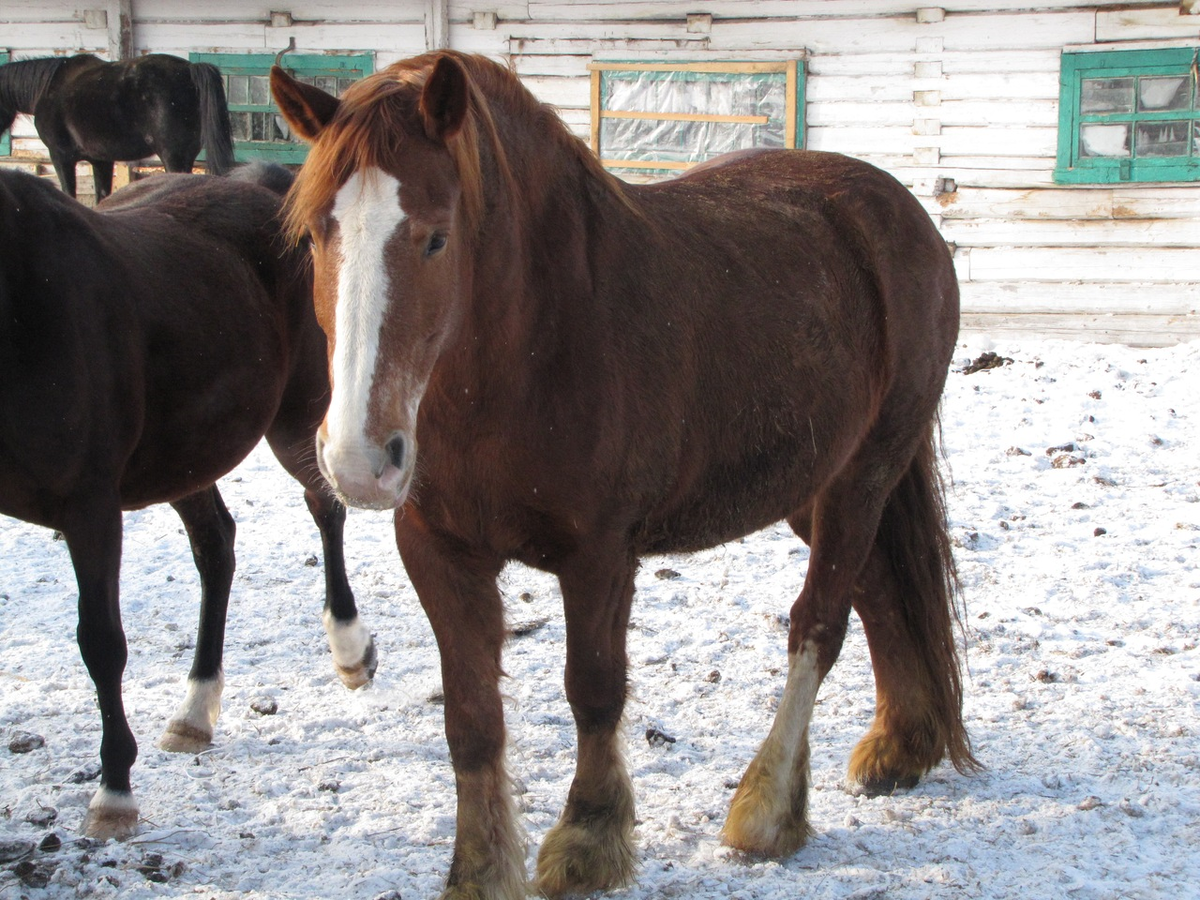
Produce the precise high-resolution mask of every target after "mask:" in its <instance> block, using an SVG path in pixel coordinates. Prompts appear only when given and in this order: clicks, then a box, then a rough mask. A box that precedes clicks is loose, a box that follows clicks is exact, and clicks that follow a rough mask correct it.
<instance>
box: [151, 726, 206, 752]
mask: <svg viewBox="0 0 1200 900" xmlns="http://www.w3.org/2000/svg"><path fill="white" fill-rule="evenodd" d="M212 739H213V733H212V729H211V728H210V729H209V730H208V731H205V730H203V729H201V728H197V727H196V726H195V725H192V724H190V723H188V722H183V721H180V720H177V719H173V720H171V721H170V722H168V723H167V730H166V731H164V732H163V733H162V737H160V738H159V739H158V746H159V748H160V749H162V750H166V751H167V752H168V753H199V752H200V751H201V750H207V749H208V748H209V747H210V746H212Z"/></svg>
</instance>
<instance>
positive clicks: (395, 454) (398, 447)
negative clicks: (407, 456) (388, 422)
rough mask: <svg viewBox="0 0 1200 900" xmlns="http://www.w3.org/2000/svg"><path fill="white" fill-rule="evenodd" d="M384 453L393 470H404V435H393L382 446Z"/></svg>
mask: <svg viewBox="0 0 1200 900" xmlns="http://www.w3.org/2000/svg"><path fill="white" fill-rule="evenodd" d="M383 449H384V451H385V452H386V453H387V458H388V462H390V463H391V464H392V465H393V466H394V467H395V468H397V469H403V468H404V453H405V447H404V435H402V434H393V435H392V437H391V439H390V440H389V441H388V442H387V443H386V444H384V445H383Z"/></svg>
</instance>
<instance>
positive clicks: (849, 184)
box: [618, 151, 958, 551]
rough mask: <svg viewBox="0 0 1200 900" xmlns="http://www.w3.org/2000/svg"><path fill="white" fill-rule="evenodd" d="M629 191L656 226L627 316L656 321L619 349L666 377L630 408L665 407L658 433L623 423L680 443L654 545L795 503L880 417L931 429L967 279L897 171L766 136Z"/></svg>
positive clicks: (655, 519)
mask: <svg viewBox="0 0 1200 900" xmlns="http://www.w3.org/2000/svg"><path fill="white" fill-rule="evenodd" d="M631 196H632V197H633V198H634V202H635V203H636V204H637V206H638V208H639V209H640V211H641V213H642V215H643V217H644V218H645V219H646V221H647V222H648V223H649V224H648V226H646V228H645V229H643V230H641V231H639V232H638V233H637V234H636V235H635V236H634V241H633V242H631V243H632V244H633V245H631V246H628V247H627V248H626V253H625V259H626V261H627V262H628V263H629V271H630V272H631V274H630V275H629V276H628V278H629V279H631V280H630V281H628V282H626V281H620V282H618V284H619V287H618V291H619V292H620V293H623V294H627V295H628V296H630V297H631V298H636V299H635V300H633V301H631V302H636V303H639V304H641V305H643V306H645V307H647V308H648V309H649V311H648V312H637V313H633V314H631V315H633V316H635V317H636V318H635V319H634V321H635V322H639V323H641V324H640V325H639V326H636V327H641V328H643V329H644V330H645V333H646V334H648V335H653V334H655V333H656V332H657V335H658V336H657V337H654V338H653V340H654V343H655V345H656V347H657V350H656V352H655V353H654V354H651V355H650V356H646V355H640V356H639V358H638V359H637V360H634V361H632V362H629V363H627V365H628V366H630V367H631V368H633V367H636V366H638V365H640V366H643V367H647V366H648V367H649V368H648V369H645V370H644V371H643V372H642V373H641V377H640V378H639V380H640V381H643V382H646V383H653V384H656V385H659V386H660V387H659V389H658V391H657V392H656V394H655V395H654V396H653V397H647V398H646V399H643V400H640V401H639V403H640V404H642V405H643V406H644V407H645V408H643V409H639V410H638V412H637V415H638V416H639V417H640V418H641V419H645V420H646V421H643V422H642V426H643V427H642V429H641V430H645V428H647V427H649V424H650V421H651V420H657V422H658V423H659V424H658V425H657V426H655V431H654V435H655V436H654V437H653V438H644V437H637V436H636V434H637V432H638V430H639V429H638V428H632V429H630V431H631V433H632V434H634V437H632V440H633V442H634V443H635V444H640V443H645V442H650V443H654V444H656V445H657V449H658V450H662V449H663V447H664V446H670V447H672V448H673V449H671V450H670V452H669V453H668V454H667V455H666V456H665V457H663V459H664V461H665V462H666V461H669V462H670V468H669V469H668V470H667V471H668V472H669V473H670V474H669V475H666V476H665V477H664V478H663V480H664V482H667V483H669V485H670V486H669V488H668V489H667V490H666V491H664V492H663V493H662V494H661V495H660V497H659V499H658V500H657V502H656V503H655V508H654V511H653V512H651V513H650V514H649V515H648V516H647V518H646V520H645V523H644V525H643V527H642V528H641V533H642V535H643V537H642V538H641V540H642V541H643V542H644V546H645V548H647V549H650V550H653V551H666V550H682V549H695V548H697V547H700V546H705V545H707V544H712V543H717V542H719V541H723V540H728V539H730V538H732V537H736V536H738V535H739V534H743V533H745V531H746V530H748V528H750V529H752V528H757V527H761V526H763V525H766V524H768V523H770V522H772V521H777V520H778V519H781V518H785V517H788V516H790V515H792V514H794V513H795V512H797V511H798V510H799V509H801V508H802V507H803V506H805V505H806V504H807V503H808V502H809V501H810V499H811V498H812V497H813V496H814V495H816V494H817V493H818V492H819V491H820V490H822V486H823V485H825V484H827V483H828V482H829V480H830V479H831V478H834V477H835V476H836V475H837V474H838V472H840V471H841V470H842V468H843V467H844V466H845V465H846V464H847V462H848V460H849V459H850V458H852V457H853V456H854V455H855V454H856V453H857V452H858V451H859V448H860V447H861V446H862V444H863V441H864V440H866V438H867V435H868V434H869V433H870V432H871V431H872V429H876V428H879V427H885V428H891V427H893V426H892V424H891V423H893V422H896V423H899V424H898V425H896V426H895V427H897V428H898V429H899V431H903V432H905V433H904V434H899V433H898V434H896V435H895V436H894V437H895V440H896V443H897V444H900V443H911V442H912V441H913V440H915V439H916V436H917V435H918V434H920V433H923V431H924V429H925V428H926V427H927V423H928V421H929V418H930V416H932V414H933V412H934V410H935V409H936V405H937V401H938V397H939V396H940V393H941V388H942V384H943V382H944V379H945V371H946V365H947V364H948V362H949V359H950V355H951V352H952V350H953V345H954V340H955V336H956V335H957V327H958V292H957V283H956V281H955V276H954V270H953V266H952V264H951V261H950V256H949V252H948V250H947V248H946V246H945V243H944V241H943V240H942V239H941V237H940V235H939V234H938V233H937V230H936V229H935V228H934V226H933V224H932V222H931V221H930V220H929V217H928V215H927V214H926V213H925V212H924V210H923V209H922V208H921V206H920V204H919V203H918V202H917V200H916V199H915V198H914V197H913V196H912V194H911V193H910V192H909V191H908V190H907V189H905V188H904V187H903V185H901V184H900V183H899V182H897V181H896V180H895V179H894V178H892V177H891V176H890V175H887V174H886V173H884V172H882V171H880V170H878V169H875V168H874V167H871V166H869V165H867V164H865V163H862V162H859V161H856V160H852V159H849V158H847V157H843V156H840V155H836V154H826V153H810V152H804V151H764V152H748V153H739V154H734V155H732V156H730V157H729V158H728V159H721V160H716V161H714V162H712V163H709V164H706V165H705V166H703V167H700V168H698V170H697V171H695V172H694V173H691V174H689V175H686V176H684V177H682V178H679V179H676V180H675V181H672V182H667V183H664V184H661V185H655V186H648V187H645V188H641V189H637V190H634V191H632V192H631ZM638 244H641V245H642V246H636V245H638ZM647 273H649V274H647ZM619 277H620V278H625V277H626V276H619ZM663 335H668V336H669V340H668V341H664V339H663V337H662V336H663ZM647 360H648V361H647ZM681 372H686V373H690V377H686V378H681V377H679V373H681ZM881 422H883V423H885V424H883V425H880V424H879V423H881ZM674 423H679V424H674ZM908 432H911V434H908ZM638 455H642V454H641V453H639V454H638ZM660 490H661V489H660Z"/></svg>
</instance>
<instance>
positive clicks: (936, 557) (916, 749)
mask: <svg viewBox="0 0 1200 900" xmlns="http://www.w3.org/2000/svg"><path fill="white" fill-rule="evenodd" d="M933 459H934V450H933V444H932V441H930V442H928V443H927V444H926V445H925V446H924V447H923V448H922V450H921V451H920V452H919V453H918V456H917V457H916V458H915V459H914V460H913V463H912V465H911V466H910V467H909V471H908V472H907V473H906V474H905V476H904V478H903V479H902V480H901V482H900V484H898V485H897V486H896V488H895V490H893V492H892V495H891V497H890V498H889V499H888V505H887V507H886V508H885V510H884V513H883V516H882V518H881V521H880V526H879V532H878V535H877V537H876V542H875V546H874V548H873V550H872V552H871V556H870V559H869V560H868V562H867V565H866V566H865V567H864V569H863V573H862V577H861V578H860V580H859V584H858V586H857V587H856V589H855V592H854V596H853V604H854V609H855V611H856V612H857V613H858V615H859V618H860V619H861V620H862V623H863V628H864V630H865V632H866V635H867V643H868V646H869V647H870V650H871V663H872V668H873V669H874V674H875V697H876V701H875V721H874V723H873V724H872V727H871V730H870V731H869V732H868V733H867V735H866V736H865V737H864V738H863V739H862V740H861V741H860V742H859V743H858V745H857V746H856V747H855V748H854V752H853V753H852V754H851V757H850V767H849V777H848V780H847V784H848V787H850V788H851V789H852V790H858V791H862V792H864V793H867V794H870V795H877V794H886V793H890V792H892V791H893V790H895V789H897V788H906V787H913V786H915V785H916V783H917V782H918V780H919V779H920V778H921V776H923V775H924V774H925V773H926V772H928V771H929V770H930V769H931V768H932V767H933V766H934V765H936V764H937V763H938V762H939V761H941V760H942V759H943V758H944V757H945V756H947V755H948V756H949V757H950V761H951V762H952V763H953V764H954V766H955V767H956V768H958V769H959V770H960V771H969V770H971V769H974V768H976V767H977V764H976V762H975V760H974V758H973V757H972V755H971V749H970V742H969V740H968V738H967V734H966V729H965V727H964V726H963V722H962V688H961V684H960V676H959V666H958V658H957V654H956V652H955V644H954V639H955V634H954V616H953V596H954V589H955V584H954V567H953V561H952V557H951V555H950V544H949V537H948V535H947V533H946V527H945V515H944V512H943V509H942V502H941V486H940V483H939V482H938V480H937V473H936V472H935V471H934V469H933Z"/></svg>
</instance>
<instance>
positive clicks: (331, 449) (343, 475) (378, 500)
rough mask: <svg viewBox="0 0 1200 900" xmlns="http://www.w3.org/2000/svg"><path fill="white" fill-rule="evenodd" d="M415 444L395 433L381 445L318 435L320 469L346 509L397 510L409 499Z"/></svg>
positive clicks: (404, 436)
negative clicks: (335, 440)
mask: <svg viewBox="0 0 1200 900" xmlns="http://www.w3.org/2000/svg"><path fill="white" fill-rule="evenodd" d="M415 460H416V442H415V441H414V440H412V439H411V438H409V437H408V436H406V435H405V434H403V433H402V432H394V433H393V434H392V436H391V437H390V438H388V440H387V441H386V442H385V443H384V444H382V445H376V444H372V443H369V442H367V441H344V442H334V441H331V440H329V439H327V438H326V437H324V436H323V435H321V434H319V433H318V435H317V466H318V467H319V468H320V470H321V474H322V475H324V476H325V480H326V481H328V482H329V483H330V485H332V487H333V489H334V491H335V492H336V493H337V495H338V497H339V498H340V499H341V500H342V502H343V503H345V504H346V505H347V506H355V507H359V508H362V509H394V508H396V507H398V506H401V505H402V504H403V503H404V501H405V499H406V498H407V497H408V489H409V486H410V484H411V483H412V475H413V469H414V462H415Z"/></svg>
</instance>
